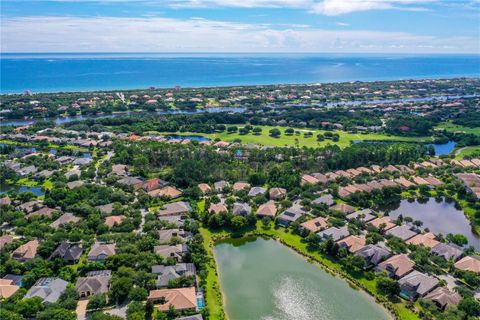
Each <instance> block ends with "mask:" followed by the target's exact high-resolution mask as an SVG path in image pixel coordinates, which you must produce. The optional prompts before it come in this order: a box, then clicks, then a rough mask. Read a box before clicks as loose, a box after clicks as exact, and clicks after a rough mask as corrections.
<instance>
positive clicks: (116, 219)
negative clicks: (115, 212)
mask: <svg viewBox="0 0 480 320" xmlns="http://www.w3.org/2000/svg"><path fill="white" fill-rule="evenodd" d="M126 218H127V217H125V216H123V215H120V216H108V217H106V218H105V225H106V226H107V227H109V228H113V226H119V225H121V224H122V222H123V220H125V219H126Z"/></svg>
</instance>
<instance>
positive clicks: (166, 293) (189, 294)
mask: <svg viewBox="0 0 480 320" xmlns="http://www.w3.org/2000/svg"><path fill="white" fill-rule="evenodd" d="M148 301H152V302H153V303H154V304H155V305H156V306H157V308H158V310H159V311H162V312H164V311H168V310H169V309H170V306H172V307H173V308H174V309H175V310H176V311H197V310H198V308H197V295H196V292H195V287H189V288H175V289H160V290H152V291H150V294H149V296H148Z"/></svg>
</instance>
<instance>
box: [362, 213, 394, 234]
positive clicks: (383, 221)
mask: <svg viewBox="0 0 480 320" xmlns="http://www.w3.org/2000/svg"><path fill="white" fill-rule="evenodd" d="M368 225H369V226H372V227H374V228H376V229H382V230H384V231H385V230H389V229H392V228H393V227H395V226H396V224H395V223H393V222H392V218H390V217H389V216H383V217H380V218H377V219H375V220H372V221H370V222H369V223H368Z"/></svg>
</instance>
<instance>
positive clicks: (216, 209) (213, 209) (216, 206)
mask: <svg viewBox="0 0 480 320" xmlns="http://www.w3.org/2000/svg"><path fill="white" fill-rule="evenodd" d="M207 211H208V213H211V214H220V213H227V212H228V208H227V207H226V206H225V205H224V204H222V203H211V204H210V206H209V207H208V210H207Z"/></svg>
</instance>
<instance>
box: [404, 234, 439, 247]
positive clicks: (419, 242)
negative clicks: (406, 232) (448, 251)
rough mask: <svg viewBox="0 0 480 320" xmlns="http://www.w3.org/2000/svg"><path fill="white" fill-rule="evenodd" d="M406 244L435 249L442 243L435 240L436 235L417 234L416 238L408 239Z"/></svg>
mask: <svg viewBox="0 0 480 320" xmlns="http://www.w3.org/2000/svg"><path fill="white" fill-rule="evenodd" d="M406 242H407V243H408V244H413V245H416V246H425V247H429V248H433V247H435V246H436V245H437V244H439V243H440V242H438V241H437V240H435V235H434V234H433V233H426V234H417V235H416V236H415V237H413V238H410V239H408V240H407V241H406Z"/></svg>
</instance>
